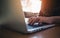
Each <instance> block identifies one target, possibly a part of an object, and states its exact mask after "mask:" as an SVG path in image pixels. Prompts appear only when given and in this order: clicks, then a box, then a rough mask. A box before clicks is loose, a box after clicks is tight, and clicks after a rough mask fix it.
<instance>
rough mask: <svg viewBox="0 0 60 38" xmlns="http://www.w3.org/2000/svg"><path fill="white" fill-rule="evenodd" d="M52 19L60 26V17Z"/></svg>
mask: <svg viewBox="0 0 60 38" xmlns="http://www.w3.org/2000/svg"><path fill="white" fill-rule="evenodd" d="M52 18H53V20H54V22H53V23H55V24H60V16H53V17H52Z"/></svg>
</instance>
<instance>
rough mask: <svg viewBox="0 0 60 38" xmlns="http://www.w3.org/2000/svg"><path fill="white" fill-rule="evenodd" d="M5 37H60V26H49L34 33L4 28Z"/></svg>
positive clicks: (3, 34)
mask: <svg viewBox="0 0 60 38" xmlns="http://www.w3.org/2000/svg"><path fill="white" fill-rule="evenodd" d="M2 36H3V38H60V26H56V27H53V28H49V29H47V30H44V31H41V32H37V33H34V34H25V35H24V34H21V33H17V32H13V31H11V30H6V29H3V30H2Z"/></svg>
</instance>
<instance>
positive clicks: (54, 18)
mask: <svg viewBox="0 0 60 38" xmlns="http://www.w3.org/2000/svg"><path fill="white" fill-rule="evenodd" d="M36 22H38V23H43V22H44V23H49V24H52V23H54V24H56V23H60V16H52V17H43V16H40V17H31V18H30V19H29V24H31V25H33V24H34V23H36Z"/></svg>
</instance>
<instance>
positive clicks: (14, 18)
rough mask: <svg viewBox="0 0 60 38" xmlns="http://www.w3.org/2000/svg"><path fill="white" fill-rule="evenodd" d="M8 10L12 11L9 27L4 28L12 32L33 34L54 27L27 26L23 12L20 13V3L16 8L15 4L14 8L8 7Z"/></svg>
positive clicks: (35, 24)
mask: <svg viewBox="0 0 60 38" xmlns="http://www.w3.org/2000/svg"><path fill="white" fill-rule="evenodd" d="M14 7H16V8H17V9H18V10H16V9H14ZM10 10H12V11H11V15H10V16H9V18H8V19H9V21H10V25H6V27H7V28H10V29H12V30H15V31H18V32H22V33H34V32H37V31H41V30H43V29H47V28H49V27H53V26H55V25H54V24H48V25H45V24H42V25H41V26H39V25H38V23H34V25H29V23H28V20H29V18H25V15H24V12H23V11H22V6H21V3H20V4H19V5H18V6H16V4H15V6H12V7H10ZM8 13H9V12H8Z"/></svg>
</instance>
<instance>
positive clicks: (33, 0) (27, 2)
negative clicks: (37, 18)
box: [21, 0, 41, 13]
mask: <svg viewBox="0 0 60 38" xmlns="http://www.w3.org/2000/svg"><path fill="white" fill-rule="evenodd" d="M21 4H22V9H23V11H25V12H33V13H39V11H40V10H41V1H40V0H21Z"/></svg>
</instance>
